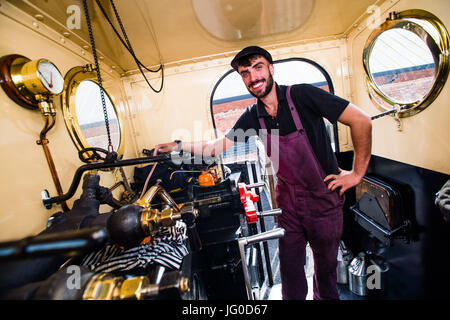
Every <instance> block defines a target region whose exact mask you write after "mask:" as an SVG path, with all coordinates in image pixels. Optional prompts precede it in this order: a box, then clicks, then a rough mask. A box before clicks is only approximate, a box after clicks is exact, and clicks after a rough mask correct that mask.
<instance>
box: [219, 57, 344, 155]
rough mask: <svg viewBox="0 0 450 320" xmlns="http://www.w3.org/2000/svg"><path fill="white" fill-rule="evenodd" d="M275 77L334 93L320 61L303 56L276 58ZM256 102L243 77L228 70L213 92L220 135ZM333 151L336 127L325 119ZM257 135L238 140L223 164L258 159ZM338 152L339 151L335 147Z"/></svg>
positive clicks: (280, 81)
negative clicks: (246, 139) (318, 62)
mask: <svg viewBox="0 0 450 320" xmlns="http://www.w3.org/2000/svg"><path fill="white" fill-rule="evenodd" d="M274 69H275V70H274V80H275V81H276V82H277V83H278V84H280V85H293V84H297V83H309V84H312V85H314V86H316V87H318V88H321V89H323V90H325V91H328V92H330V93H334V88H333V84H332V82H331V78H330V76H329V74H328V73H327V72H326V71H325V69H324V68H322V67H321V66H320V65H319V64H317V63H315V62H314V61H311V60H309V59H304V58H292V59H285V60H278V61H274ZM254 103H256V98H255V97H253V96H252V95H251V94H250V93H249V92H248V90H247V88H246V87H245V85H244V83H243V81H242V78H241V76H240V75H239V74H238V73H237V72H235V71H234V70H230V71H228V72H227V73H226V74H225V75H224V76H223V77H222V78H221V79H220V80H219V81H218V83H217V84H216V86H215V88H214V90H213V92H212V95H211V114H212V117H213V123H214V127H215V129H216V134H217V136H218V137H220V136H223V135H225V134H226V133H227V132H228V131H229V130H230V129H231V128H232V127H233V125H234V124H235V122H236V121H237V119H238V118H239V117H240V115H241V114H242V112H244V110H245V109H246V108H247V107H248V106H250V105H252V104H254ZM324 121H325V125H326V128H327V131H328V133H329V136H330V141H331V144H332V147H333V150H335V148H336V147H337V145H336V144H335V136H336V132H337V129H335V127H334V126H333V125H332V124H331V123H330V122H328V120H326V119H324ZM255 139H256V137H251V138H250V139H249V140H248V142H247V143H243V142H238V143H236V144H235V146H234V147H233V148H230V149H229V150H227V151H226V152H224V154H223V155H222V159H223V163H233V162H239V161H245V160H254V159H256V152H257V149H256V141H255ZM335 151H336V150H335Z"/></svg>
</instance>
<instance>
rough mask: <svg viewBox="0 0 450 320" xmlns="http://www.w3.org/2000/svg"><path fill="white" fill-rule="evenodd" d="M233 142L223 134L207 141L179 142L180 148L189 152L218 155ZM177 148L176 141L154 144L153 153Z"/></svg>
mask: <svg viewBox="0 0 450 320" xmlns="http://www.w3.org/2000/svg"><path fill="white" fill-rule="evenodd" d="M234 144H235V142H234V141H233V140H230V139H228V138H226V137H225V136H223V137H221V138H217V139H215V140H209V141H194V142H186V141H183V142H181V150H184V151H187V152H190V153H192V154H195V155H199V156H205V157H208V156H213V157H214V156H215V155H216V154H217V155H219V154H221V153H222V152H224V151H225V150H227V149H228V148H231V147H232V146H234ZM176 149H177V143H176V142H169V143H162V144H158V145H156V146H155V155H156V154H158V153H169V152H172V151H174V150H176Z"/></svg>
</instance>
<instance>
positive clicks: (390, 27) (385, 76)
mask: <svg viewBox="0 0 450 320" xmlns="http://www.w3.org/2000/svg"><path fill="white" fill-rule="evenodd" d="M448 59H449V57H448V33H447V31H446V29H445V27H444V26H443V24H442V23H441V22H440V20H439V19H438V18H437V17H435V16H434V15H432V14H431V13H428V12H426V11H423V10H408V11H403V12H400V13H396V12H393V13H391V14H390V15H389V18H388V19H387V20H386V22H384V23H383V24H382V25H381V26H380V27H379V28H377V29H375V30H374V31H373V32H372V34H371V35H370V36H369V39H368V40H367V42H366V45H365V48H364V53H363V62H364V69H365V71H366V75H367V84H368V92H369V95H370V97H371V98H372V100H373V101H374V103H375V105H376V106H377V107H378V108H379V109H381V110H382V111H385V110H389V109H392V108H393V107H394V106H401V107H402V108H401V109H400V111H399V112H398V115H399V116H400V117H406V116H411V115H414V114H416V113H418V112H420V111H422V110H423V109H425V108H426V107H427V106H428V105H430V104H431V102H432V101H433V100H434V99H435V98H436V97H437V95H438V94H439V92H440V91H441V90H442V87H443V85H444V83H445V81H446V79H447V77H448V71H449V62H448V61H449V60H448Z"/></svg>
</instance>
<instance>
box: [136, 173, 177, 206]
mask: <svg viewBox="0 0 450 320" xmlns="http://www.w3.org/2000/svg"><path fill="white" fill-rule="evenodd" d="M160 184H161V180H160V179H158V180H157V181H156V184H154V185H153V186H151V187H150V189H148V191H147V192H146V193H145V194H144V195H143V196H142V198H141V199H139V200H138V201H136V202H135V203H136V204H137V205H138V206H141V207H148V206H149V205H150V203H151V202H152V200H153V199H154V198H155V196H156V195H159V196H160V197H161V199H162V200H163V201H164V202H165V203H166V204H168V205H170V206H171V207H172V208H173V209H174V210H175V212H180V207H179V206H178V204H177V203H176V202H175V201H174V200H173V199H172V197H171V196H170V194H169V193H168V192H167V191H166V190H165V189H164V188H163V187H162V186H161V185H160Z"/></svg>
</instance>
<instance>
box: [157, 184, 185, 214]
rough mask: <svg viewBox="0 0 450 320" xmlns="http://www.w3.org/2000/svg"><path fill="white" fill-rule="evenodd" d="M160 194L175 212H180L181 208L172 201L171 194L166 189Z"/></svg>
mask: <svg viewBox="0 0 450 320" xmlns="http://www.w3.org/2000/svg"><path fill="white" fill-rule="evenodd" d="M158 194H159V196H160V197H161V198H162V199H163V200H164V202H165V203H167V204H170V205H172V207H173V209H174V210H175V212H180V207H179V206H178V204H177V203H176V202H175V200H173V199H172V197H171V196H170V194H169V193H168V192H167V191H166V190H165V189H163V188H161V190H160V191H159V192H158Z"/></svg>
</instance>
